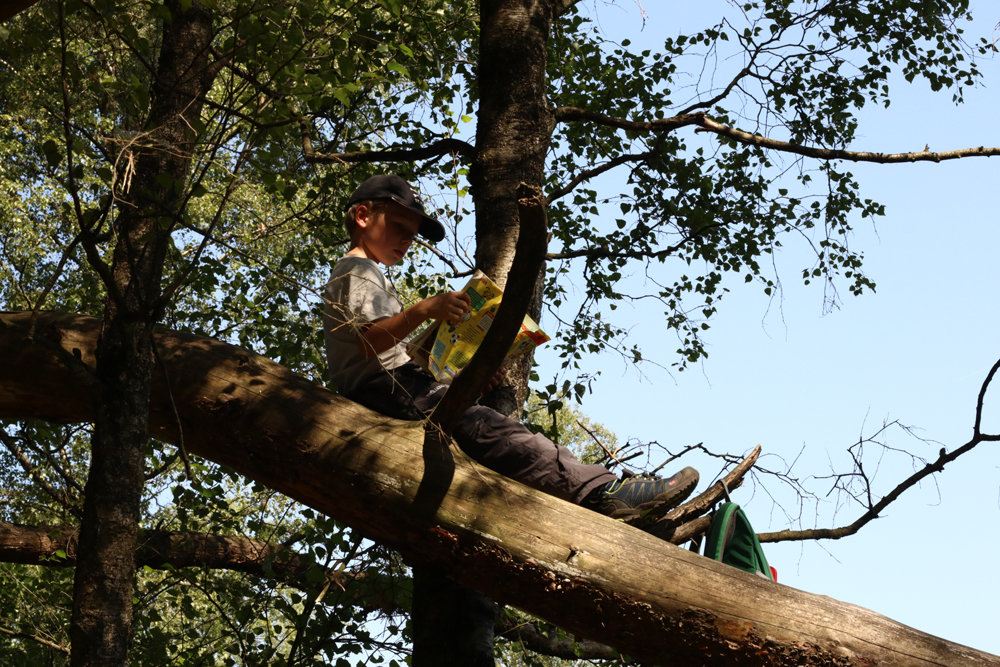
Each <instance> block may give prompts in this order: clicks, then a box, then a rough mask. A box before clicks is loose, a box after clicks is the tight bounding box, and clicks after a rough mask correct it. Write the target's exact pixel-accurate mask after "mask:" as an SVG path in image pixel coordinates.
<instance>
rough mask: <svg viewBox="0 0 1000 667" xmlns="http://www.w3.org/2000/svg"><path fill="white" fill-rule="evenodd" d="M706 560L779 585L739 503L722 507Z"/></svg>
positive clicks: (710, 532)
mask: <svg viewBox="0 0 1000 667" xmlns="http://www.w3.org/2000/svg"><path fill="white" fill-rule="evenodd" d="M705 556H706V557H708V558H711V559H713V560H717V561H719V562H721V563H725V564H726V565H731V566H732V567H735V568H739V569H740V570H743V571H744V572H749V573H751V574H756V575H758V576H761V577H764V578H765V579H768V580H770V581H775V578H774V575H773V574H772V572H771V568H770V566H769V565H768V564H767V558H765V557H764V549H763V548H761V546H760V541H759V540H758V539H757V533H755V532H754V530H753V526H751V525H750V520H749V519H747V515H746V514H744V513H743V510H742V509H740V506H739V505H737V504H736V503H728V502H727V503H722V505H721V506H720V507H719V509H718V511H717V512H716V513H715V518H714V519H712V526H711V528H710V529H709V531H708V538H707V540H706V542H705Z"/></svg>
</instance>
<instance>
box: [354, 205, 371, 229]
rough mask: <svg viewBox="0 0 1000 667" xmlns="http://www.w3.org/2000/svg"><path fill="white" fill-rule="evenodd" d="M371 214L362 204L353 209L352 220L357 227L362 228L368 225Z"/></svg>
mask: <svg viewBox="0 0 1000 667" xmlns="http://www.w3.org/2000/svg"><path fill="white" fill-rule="evenodd" d="M371 214H372V212H371V211H370V210H369V209H368V207H367V206H365V205H364V204H362V205H361V206H359V207H358V208H357V209H356V210H355V211H354V222H355V223H357V225H358V227H359V228H361V229H364V228H365V227H367V226H368V221H369V220H370V219H371Z"/></svg>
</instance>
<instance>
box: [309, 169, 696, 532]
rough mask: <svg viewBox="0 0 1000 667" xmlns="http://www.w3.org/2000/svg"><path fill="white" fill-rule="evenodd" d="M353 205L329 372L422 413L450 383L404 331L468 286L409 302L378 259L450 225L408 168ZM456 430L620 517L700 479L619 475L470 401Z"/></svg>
mask: <svg viewBox="0 0 1000 667" xmlns="http://www.w3.org/2000/svg"><path fill="white" fill-rule="evenodd" d="M347 208H348V210H347V218H346V225H347V229H348V232H349V233H350V235H351V247H350V249H349V250H348V251H347V254H346V255H345V256H344V257H343V258H341V259H340V260H339V261H338V262H337V263H336V264H335V265H334V267H333V271H332V273H331V276H330V282H329V283H327V285H326V290H325V293H324V297H325V301H326V309H325V312H324V317H323V326H324V332H325V336H326V346H327V356H328V358H329V362H330V379H331V380H332V381H333V383H334V385H335V386H336V387H337V389H338V390H339V391H340V393H342V394H344V395H345V396H347V397H348V398H350V399H351V400H354V401H356V402H358V403H361V404H362V405H364V406H366V407H368V408H371V409H372V410H375V411H377V412H380V413H382V414H384V415H387V416H390V417H395V418H397V419H408V420H420V419H424V418H426V417H427V415H428V414H430V412H431V411H432V410H433V409H434V407H435V406H436V405H437V403H438V402H439V401H440V400H441V398H442V397H443V396H444V393H445V391H447V386H445V385H443V384H441V383H439V382H437V381H436V380H435V379H434V378H433V376H431V374H430V373H428V372H427V371H425V370H424V369H422V368H420V367H419V366H417V365H416V364H415V363H413V362H412V361H411V360H410V358H409V356H408V355H407V354H406V348H405V345H404V344H403V340H404V339H405V338H406V337H407V336H408V335H410V334H411V333H412V332H413V331H415V330H416V329H417V328H418V327H420V326H421V325H422V324H423V323H424V322H426V321H427V320H438V319H440V320H452V321H454V320H458V319H460V318H461V317H462V315H463V314H464V313H466V312H467V311H468V310H469V305H470V299H469V295H468V294H465V293H464V292H445V293H444V294H438V295H437V296H433V297H430V298H428V299H423V300H422V301H418V302H417V303H415V304H413V305H411V306H409V307H404V306H403V304H402V303H401V302H400V301H399V299H398V298H397V296H396V292H395V290H394V289H393V287H392V285H391V284H390V283H389V281H388V280H387V279H386V277H385V274H383V273H382V270H381V268H380V267H379V264H384V265H386V266H391V265H393V264H396V263H397V262H399V261H400V260H402V259H403V257H404V255H405V254H406V251H407V250H408V249H409V247H410V244H411V243H412V242H413V238H414V237H415V236H416V235H417V234H420V235H421V236H423V237H424V238H426V239H428V240H430V241H432V242H437V241H440V240H441V239H443V238H444V227H443V226H442V225H441V223H440V222H438V221H437V220H435V219H434V218H432V217H430V216H429V215H427V214H426V213H425V212H424V206H423V203H422V202H421V200H420V197H419V195H417V193H416V192H415V191H414V190H413V189H412V188H411V187H410V185H409V184H408V183H407V182H406V181H405V180H403V179H402V178H401V177H399V176H396V175H382V176H373V177H372V178H369V179H368V180H367V181H365V182H364V183H362V184H361V186H360V187H359V188H358V189H357V190H356V191H355V192H354V194H353V195H351V198H350V200H349V201H348V204H347ZM452 435H453V436H454V438H455V441H456V442H457V443H458V444H459V446H460V447H461V448H462V450H463V451H464V452H465V453H466V454H468V455H469V456H470V457H471V458H472V459H474V460H476V461H478V462H479V463H481V464H483V465H485V466H486V467H487V468H490V469H492V470H494V471H496V472H498V473H500V474H502V475H506V476H507V477H510V478H512V479H515V480H517V481H519V482H521V483H523V484H527V485H528V486H531V487H533V488H535V489H538V490H540V491H544V492H546V493H549V494H551V495H554V496H556V497H558V498H562V499H563V500H568V501H570V502H573V503H576V504H580V505H583V506H585V507H588V508H590V509H593V510H595V511H597V512H601V513H602V514H606V515H608V516H611V517H614V518H622V519H630V520H634V519H638V518H640V517H642V518H643V520H644V521H647V522H648V521H650V520H652V519H655V518H659V517H660V516H663V515H664V514H665V513H666V512H667V510H669V509H671V508H673V507H675V506H676V505H678V504H679V503H680V502H681V501H682V500H684V498H686V497H687V496H688V494H690V493H691V491H692V490H693V489H694V487H695V485H696V484H697V483H698V473H697V471H695V470H694V469H693V468H685V469H684V470H682V471H681V472H679V473H677V474H676V475H674V476H673V477H671V478H670V479H666V480H664V479H659V478H655V477H652V476H647V475H634V476H629V477H626V478H624V479H619V478H618V477H616V476H615V475H614V474H613V473H611V472H610V471H608V470H607V469H606V468H605V467H603V466H600V465H585V464H582V463H580V462H579V461H578V460H577V459H576V457H575V456H574V455H573V454H572V453H571V452H570V451H569V450H568V449H566V448H565V447H559V446H557V445H555V444H554V443H553V442H552V441H551V440H549V439H548V438H545V437H544V436H541V435H538V434H535V433H532V432H531V431H529V430H528V429H527V428H525V427H524V426H523V425H522V424H520V423H519V422H517V421H514V420H512V419H509V418H507V417H506V416H504V415H501V414H500V413H498V412H496V411H494V410H491V409H490V408H487V407H485V406H481V405H473V406H472V407H470V408H469V409H468V411H466V413H465V414H464V415H463V417H462V419H461V420H460V421H459V423H458V425H457V426H456V427H455V429H454V433H453V434H452Z"/></svg>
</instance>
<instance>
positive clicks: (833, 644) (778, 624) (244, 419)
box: [0, 314, 1000, 667]
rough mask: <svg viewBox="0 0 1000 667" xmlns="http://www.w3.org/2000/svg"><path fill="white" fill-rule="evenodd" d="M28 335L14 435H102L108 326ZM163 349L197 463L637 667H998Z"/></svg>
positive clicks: (15, 397) (12, 342) (11, 336)
mask: <svg viewBox="0 0 1000 667" xmlns="http://www.w3.org/2000/svg"><path fill="white" fill-rule="evenodd" d="M28 318H29V315H28V314H6V315H2V316H0V358H2V359H4V360H5V363H4V364H2V365H0V418H12V419H24V418H40V419H47V420H50V421H61V422H80V421H87V420H91V419H93V415H94V411H95V406H96V405H97V404H99V403H100V401H101V397H100V395H99V393H98V392H96V391H95V385H94V383H93V380H92V376H91V375H90V374H89V372H88V371H87V365H91V366H92V364H93V349H94V344H95V340H96V337H97V331H98V329H99V327H100V322H99V321H98V320H95V319H93V318H87V317H82V316H74V315H48V314H46V315H43V316H42V318H41V319H40V322H39V326H38V332H39V336H37V337H36V338H34V339H31V338H28V337H27V336H26V333H25V331H24V329H23V328H15V327H14V326H12V325H16V324H18V323H22V324H23V323H26V322H27V321H28ZM43 337H44V338H43ZM157 345H158V346H159V347H160V349H161V351H162V353H163V357H164V359H165V362H166V364H167V365H168V367H169V369H170V377H171V379H172V381H173V383H174V385H173V387H172V390H173V394H174V398H175V399H176V402H177V407H178V410H179V411H180V415H181V419H182V420H183V425H184V433H185V444H186V445H187V447H188V448H189V449H190V450H191V451H192V452H194V453H197V454H199V455H201V456H205V457H206V458H209V459H211V460H213V461H216V462H218V463H221V464H223V465H226V466H229V467H231V468H233V469H235V470H237V471H239V472H241V473H242V474H245V475H247V476H248V477H250V478H252V479H255V480H258V481H259V482H261V483H263V484H266V485H268V486H270V487H272V488H274V489H276V490H278V491H280V492H282V493H285V494H287V495H289V496H291V497H293V498H295V499H297V500H299V501H301V502H303V503H305V504H307V505H309V506H311V507H313V508H315V509H317V510H319V511H322V512H324V513H326V514H328V515H330V516H332V517H335V518H337V519H338V520H340V521H343V522H344V523H346V524H348V525H351V526H353V527H354V528H356V529H358V530H359V531H360V532H362V533H363V534H365V535H366V536H368V537H369V538H371V539H373V540H376V541H378V542H380V543H383V544H385V545H388V546H390V547H392V548H395V549H398V550H400V551H402V552H403V553H404V554H407V555H409V556H410V557H414V558H417V559H420V560H423V561H424V562H428V561H431V562H434V563H436V564H437V565H438V566H439V567H441V568H443V570H444V571H446V572H448V573H449V576H450V577H451V578H452V579H453V580H455V581H456V582H457V583H459V584H461V585H463V586H467V587H471V588H475V589H476V590H479V591H482V592H483V593H485V594H487V595H489V596H490V597H493V598H494V599H497V600H500V601H503V602H506V603H508V604H512V605H515V606H517V607H520V608H522V609H525V610H527V611H529V612H531V613H533V614H535V615H537V616H540V617H542V618H545V619H548V620H549V621H552V622H554V623H557V624H558V625H560V626H562V627H564V628H566V629H567V630H570V631H571V632H574V633H577V634H579V635H582V636H584V637H587V638H590V639H594V640H597V641H600V642H602V643H605V644H608V645H610V646H613V647H615V648H617V649H618V650H620V651H622V652H623V653H626V654H628V655H631V656H633V657H635V658H638V659H641V660H643V661H646V662H649V663H653V664H660V665H664V666H677V667H681V666H684V665H692V664H698V665H707V666H711V667H714V666H716V665H718V666H719V667H722V666H724V665H725V666H728V665H771V666H779V667H780V666H784V665H788V666H792V665H796V666H798V665H858V666H861V665H865V666H870V665H878V664H886V665H890V664H891V665H894V666H896V667H905V666H917V665H921V666H929V665H948V666H949V667H973V666H983V665H992V666H996V667H1000V658H998V657H996V656H992V655H989V654H986V653H982V652H979V651H975V650H973V649H969V648H966V647H963V646H959V645H956V644H952V643H950V642H947V641H944V640H941V639H938V638H936V637H932V636H930V635H927V634H924V633H921V632H919V631H916V630H913V629H911V628H908V627H906V626H903V625H901V624H898V623H895V622H894V621H891V620H889V619H887V618H885V617H883V616H880V615H878V614H875V613H873V612H871V611H868V610H865V609H861V608H859V607H856V606H854V605H849V604H845V603H842V602H838V601H836V600H832V599H830V598H826V597H822V596H818V595H812V594H810V593H805V592H801V591H796V590H794V589H791V588H788V587H787V586H782V585H779V584H774V583H771V582H769V581H766V580H764V579H762V578H759V577H755V576H752V575H749V574H746V573H744V572H742V571H740V570H736V569H734V568H731V567H727V566H725V565H722V564H720V563H717V562H715V561H711V560H708V559H706V558H703V557H701V556H698V555H696V554H693V553H691V552H689V551H686V550H684V549H681V548H678V547H675V546H674V545H672V544H668V543H666V542H664V541H662V540H658V539H656V538H654V537H652V536H650V535H647V534H646V533H643V532H641V531H638V530H636V529H634V528H631V527H629V526H625V525H623V524H621V523H619V522H615V521H612V520H610V519H608V518H606V517H603V516H600V515H597V514H595V513H593V512H590V511H588V510H585V509H583V508H580V507H577V506H575V505H571V504H569V503H566V502H563V501H561V500H558V499H556V498H553V497H551V496H548V495H545V494H543V493H540V492H538V491H534V490H532V489H529V488H527V487H525V486H522V485H520V484H518V483H516V482H513V481H511V480H508V479H505V478H503V477H500V476H499V475H496V474H494V473H492V472H491V471H489V470H485V469H482V468H480V467H477V466H475V465H474V464H473V463H471V462H469V461H468V460H466V459H465V458H464V457H463V456H462V455H461V453H460V452H459V451H458V450H457V449H455V450H454V452H455V456H454V463H453V467H452V464H448V463H444V462H441V461H438V460H434V459H432V458H428V459H425V457H424V454H423V446H422V445H423V442H424V438H423V427H422V425H421V424H420V423H408V422H399V421H395V420H391V419H387V418H385V417H382V416H380V415H377V414H375V413H373V412H371V411H369V410H366V409H364V408H362V407H360V406H358V405H356V404H354V403H351V402H350V401H348V400H346V399H344V398H342V397H340V396H337V395H336V394H333V393H331V392H330V391H328V390H326V389H324V388H322V387H319V386H316V385H314V384H312V383H311V382H309V381H307V380H305V379H304V378H301V377H299V376H296V375H294V374H293V373H291V372H289V371H288V370H286V369H284V368H282V367H281V366H279V365H278V364H275V363H274V362H271V361H269V360H267V359H264V358H262V357H259V356H257V355H254V354H252V353H248V352H245V351H242V350H239V349H238V348H234V347H231V346H229V345H225V344H223V343H219V342H216V341H212V340H208V339H205V338H199V337H197V336H193V335H188V334H179V333H170V332H166V331H164V332H162V333H158V334H157ZM150 431H151V434H152V435H153V436H155V437H157V438H159V439H161V440H164V441H167V442H170V441H173V440H174V438H175V434H176V427H175V426H174V423H173V417H172V412H171V410H170V409H169V407H168V399H167V396H166V391H165V387H164V386H163V381H162V379H157V378H154V385H153V392H152V398H151V402H150ZM442 479H450V480H451V481H450V483H449V484H448V485H447V488H446V489H445V492H444V493H443V494H437V493H431V494H428V493H426V489H427V488H428V487H429V486H433V485H435V483H439V482H440V480H442ZM422 489H423V490H424V492H423V493H422ZM428 498H432V499H435V500H428Z"/></svg>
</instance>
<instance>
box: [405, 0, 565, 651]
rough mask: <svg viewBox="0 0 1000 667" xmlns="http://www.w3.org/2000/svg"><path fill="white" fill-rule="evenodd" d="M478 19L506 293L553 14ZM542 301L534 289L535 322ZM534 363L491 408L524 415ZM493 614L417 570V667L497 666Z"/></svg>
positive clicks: (540, 114) (495, 257)
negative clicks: (531, 369) (520, 189)
mask: <svg viewBox="0 0 1000 667" xmlns="http://www.w3.org/2000/svg"><path fill="white" fill-rule="evenodd" d="M480 15H481V29H480V47H479V48H480V50H479V62H478V70H477V79H478V87H479V94H480V100H479V118H478V123H477V131H476V149H477V150H476V160H475V162H474V164H473V168H472V171H471V173H470V177H469V178H470V182H471V186H472V194H473V196H474V197H475V203H476V266H477V267H478V268H480V269H481V270H482V271H484V272H486V274H487V275H489V276H491V277H492V278H493V279H494V280H495V281H496V282H497V284H498V285H500V286H501V287H503V286H504V285H506V283H507V274H508V272H509V270H510V266H511V262H512V261H513V259H514V250H515V246H516V244H517V238H518V224H519V219H520V218H519V214H518V204H517V188H518V185H520V184H521V183H522V182H524V183H527V184H529V185H539V186H540V185H541V184H542V181H543V178H544V174H545V155H546V152H547V151H548V147H549V142H550V140H551V136H552V129H553V127H554V124H553V121H552V119H551V118H550V114H549V112H548V108H547V104H546V94H545V93H546V80H545V70H546V62H547V53H546V49H547V44H548V35H549V29H550V25H551V9H550V7H549V3H548V2H546V1H544V0H542V1H539V2H534V3H522V2H513V1H511V0H482V1H481V2H480ZM539 279H541V276H539ZM539 285H540V283H539ZM539 297H540V290H538V289H536V298H535V300H534V302H535V307H534V308H533V310H534V312H533V313H532V315H533V316H534V317H536V318H537V317H538V315H539V310H540V303H541V300H540V298H539ZM530 364H531V362H530V358H529V357H525V358H522V359H521V360H520V364H519V365H518V366H517V367H516V368H513V369H511V372H510V373H509V374H508V378H507V381H506V382H505V385H506V386H504V387H501V388H499V389H498V390H496V391H494V392H493V393H492V394H491V396H489V397H488V398H487V399H486V400H484V403H486V404H488V405H490V407H492V408H494V409H496V410H498V411H500V412H502V413H504V414H507V415H509V416H511V417H513V418H515V419H516V418H518V417H519V415H520V411H521V406H522V405H523V404H524V401H525V399H526V397H527V386H528V385H527V379H528V371H529V369H530ZM492 608H493V603H492V601H490V600H489V599H488V598H486V597H484V596H482V595H480V594H478V593H475V592H473V591H470V590H467V589H463V588H461V587H460V586H458V585H456V584H454V583H451V582H449V581H448V580H446V579H445V578H444V577H442V576H440V575H438V574H436V573H435V572H433V571H429V570H427V569H426V568H424V567H415V568H414V595H413V627H414V637H413V664H414V666H415V667H422V666H423V665H427V666H430V665H446V664H447V665H474V666H476V667H478V666H479V665H493V664H494V663H493V653H492V644H493V616H492V615H491V614H489V613H487V612H486V611H484V610H487V609H492ZM487 643H488V651H487V650H486V646H487ZM449 651H455V652H454V653H450V654H449Z"/></svg>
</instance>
